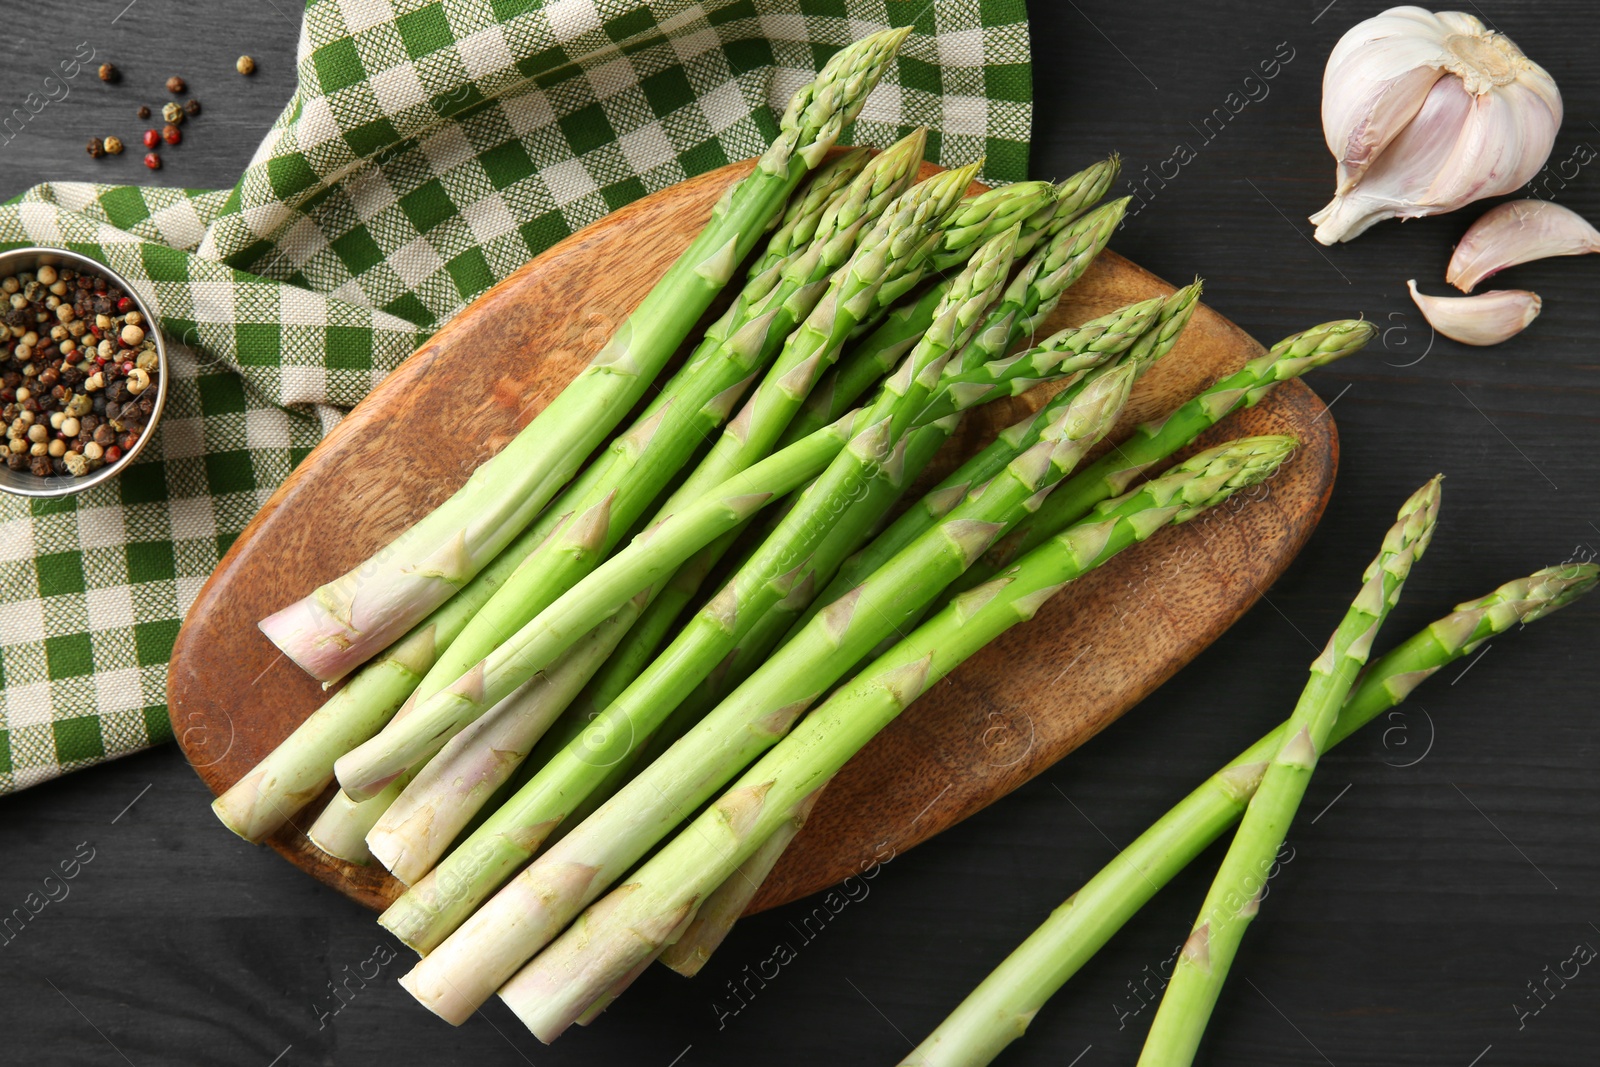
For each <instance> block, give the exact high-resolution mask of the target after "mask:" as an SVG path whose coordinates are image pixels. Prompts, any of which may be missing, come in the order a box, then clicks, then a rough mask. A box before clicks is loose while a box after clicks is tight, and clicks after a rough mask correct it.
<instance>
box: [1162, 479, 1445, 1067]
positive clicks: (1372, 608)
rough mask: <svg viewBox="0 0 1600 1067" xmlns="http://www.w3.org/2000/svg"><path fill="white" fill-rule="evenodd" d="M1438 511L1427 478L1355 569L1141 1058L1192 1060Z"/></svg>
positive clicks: (1167, 1065) (1168, 1065)
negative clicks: (1342, 608) (1353, 589)
mask: <svg viewBox="0 0 1600 1067" xmlns="http://www.w3.org/2000/svg"><path fill="white" fill-rule="evenodd" d="M1438 513H1439V479H1438V478H1434V479H1433V480H1431V481H1429V482H1428V483H1427V484H1426V485H1424V486H1423V487H1422V488H1421V489H1419V490H1417V491H1416V492H1415V493H1414V494H1412V496H1411V497H1410V499H1408V500H1407V501H1406V502H1405V504H1404V506H1402V507H1401V509H1400V515H1399V518H1398V519H1397V520H1396V522H1395V524H1394V526H1393V527H1391V528H1390V530H1389V532H1388V534H1387V535H1385V537H1384V539H1383V547H1382V548H1381V549H1380V550H1379V552H1378V556H1377V558H1376V559H1374V560H1373V561H1372V564H1371V565H1370V566H1369V567H1368V568H1367V571H1366V573H1365V574H1364V575H1362V581H1363V582H1364V583H1365V584H1363V585H1362V587H1361V593H1360V594H1359V595H1358V596H1357V597H1356V599H1355V602H1354V603H1353V604H1351V606H1350V610H1349V612H1348V613H1347V614H1346V615H1345V617H1344V619H1343V620H1342V621H1341V622H1340V623H1339V626H1338V628H1337V629H1336V630H1335V631H1334V633H1333V637H1331V638H1330V639H1329V640H1328V645H1327V647H1326V648H1325V649H1323V652H1322V655H1320V656H1318V657H1317V659H1316V661H1315V662H1314V663H1312V665H1311V680H1310V681H1309V682H1307V683H1306V687H1305V690H1304V692H1303V693H1302V694H1301V696H1300V700H1299V703H1297V704H1296V705H1295V708H1294V711H1293V713H1292V714H1290V716H1289V721H1288V723H1287V724H1286V726H1285V727H1284V730H1283V736H1284V741H1283V744H1282V745H1280V746H1279V748H1278V750H1277V751H1276V752H1275V753H1274V754H1273V757H1272V759H1271V761H1270V762H1269V763H1268V764H1267V768H1266V771H1265V772H1264V774H1263V776H1262V779H1261V784H1260V785H1259V786H1258V787H1257V788H1256V791H1255V796H1254V797H1253V798H1252V799H1251V801H1250V806H1249V808H1248V809H1247V810H1246V811H1245V814H1244V818H1243V820H1242V821H1241V823H1240V825H1239V831H1238V833H1236V834H1235V835H1234V838H1233V844H1232V845H1231V846H1230V847H1229V849H1228V854H1227V855H1226V856H1225V857H1224V858H1223V861H1222V868H1221V870H1219V871H1218V872H1217V878H1216V881H1214V882H1213V883H1212V885H1211V891H1210V892H1209V893H1207V894H1206V901H1205V904H1204V906H1203V907H1202V908H1201V910H1200V918H1199V919H1198V920H1197V921H1196V923H1195V926H1194V931H1193V932H1192V933H1191V934H1190V935H1189V939H1188V941H1186V942H1185V943H1184V946H1183V951H1182V952H1180V953H1179V955H1178V961H1177V963H1176V964H1175V965H1174V967H1173V972H1172V981H1171V982H1170V983H1168V985H1167V989H1166V993H1165V994H1164V995H1163V996H1162V998H1161V1006H1160V1007H1159V1008H1157V1009H1156V1017H1155V1021H1154V1022H1153V1023H1152V1024H1151V1027H1150V1034H1149V1036H1148V1037H1147V1038H1146V1039H1145V1045H1144V1051H1143V1053H1141V1054H1140V1057H1139V1062H1140V1063H1143V1064H1149V1065H1152V1067H1154V1065H1160V1067H1181V1065H1184V1064H1188V1063H1190V1062H1192V1061H1193V1059H1194V1054H1195V1050H1196V1049H1198V1048H1199V1047H1200V1038H1201V1037H1202V1036H1203V1035H1204V1033H1205V1028H1206V1023H1207V1022H1209V1021H1210V1018H1211V1009H1212V1008H1213V1006H1215V1004H1216V1002H1217V996H1218V994H1219V993H1220V992H1221V991H1222V982H1223V979H1225V978H1226V977H1227V974H1228V969H1229V967H1230V966H1231V965H1232V963H1233V957H1234V954H1235V953H1236V952H1237V951H1238V947H1239V943H1240V941H1241V940H1242V939H1243V937H1244V931H1245V928H1246V927H1247V926H1249V924H1250V921H1251V920H1252V919H1253V918H1255V915H1256V911H1257V910H1258V908H1259V906H1260V900H1261V896H1262V893H1263V891H1264V890H1265V888H1266V873H1267V871H1269V870H1270V869H1271V867H1272V864H1273V862H1274V860H1275V859H1276V857H1277V855H1278V853H1279V851H1280V850H1281V849H1282V848H1283V842H1284V838H1285V837H1287V836H1288V833H1289V824H1290V822H1292V821H1293V820H1294V816H1295V812H1296V811H1297V810H1298V809H1299V807H1300V801H1301V798H1303V797H1304V796H1305V790H1306V786H1307V785H1308V784H1309V783H1310V781H1311V772H1312V771H1313V770H1314V769H1315V767H1316V765H1317V759H1318V757H1319V756H1320V755H1321V753H1322V751H1323V750H1324V749H1325V748H1327V746H1328V735H1329V734H1330V733H1331V732H1332V730H1333V724H1334V721H1335V720H1336V719H1337V718H1338V716H1339V708H1340V706H1341V705H1343V704H1344V702H1345V697H1346V696H1347V695H1348V694H1349V692H1350V688H1351V686H1352V685H1353V684H1354V683H1355V679H1356V675H1357V674H1358V673H1359V672H1360V670H1361V668H1362V666H1363V665H1364V664H1365V663H1366V662H1367V657H1368V655H1369V654H1370V653H1371V651H1372V641H1373V638H1375V637H1376V636H1377V633H1378V630H1379V628H1380V627H1381V626H1382V625H1383V622H1384V619H1385V618H1387V617H1388V614H1389V611H1390V609H1392V608H1393V607H1394V605H1395V604H1396V602H1398V601H1399V599H1400V591H1401V589H1402V588H1403V587H1404V586H1405V581H1406V576H1407V575H1408V574H1410V572H1411V565H1412V563H1413V562H1415V561H1416V560H1417V559H1420V558H1421V557H1422V554H1423V552H1425V551H1426V550H1427V547H1428V542H1429V541H1430V540H1431V539H1432V537H1433V527H1434V523H1435V521H1436V519H1437V517H1438Z"/></svg>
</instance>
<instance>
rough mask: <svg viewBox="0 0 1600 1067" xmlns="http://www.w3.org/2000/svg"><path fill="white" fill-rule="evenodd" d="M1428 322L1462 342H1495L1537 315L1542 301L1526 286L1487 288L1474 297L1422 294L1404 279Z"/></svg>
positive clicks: (1519, 328)
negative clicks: (1487, 290) (1484, 291)
mask: <svg viewBox="0 0 1600 1067" xmlns="http://www.w3.org/2000/svg"><path fill="white" fill-rule="evenodd" d="M1406 286H1407V287H1408V288H1410V290H1411V299H1412V300H1414V301H1416V304H1417V307H1418V308H1420V309H1421V310H1422V317H1423V318H1425V319H1427V320H1428V325H1430V326H1432V327H1433V328H1434V329H1435V330H1438V331H1439V332H1440V333H1442V334H1444V335H1445V336H1446V337H1449V338H1452V339H1454V340H1457V341H1460V342H1461V343H1462V344H1464V345H1497V344H1499V343H1500V342H1501V341H1504V340H1505V339H1506V338H1508V337H1515V336H1516V335H1517V334H1519V333H1521V332H1522V331H1523V330H1524V329H1526V328H1527V326H1528V323H1530V322H1532V321H1533V320H1534V319H1536V318H1538V317H1539V309H1540V307H1542V306H1543V303H1544V302H1543V301H1541V300H1540V299H1539V294H1538V293H1530V292H1528V291H1527V290H1526V289H1491V290H1490V291H1489V292H1487V293H1479V294H1478V295H1477V296H1424V295H1423V294H1422V293H1419V292H1417V283H1416V282H1415V281H1414V280H1413V281H1408V282H1406Z"/></svg>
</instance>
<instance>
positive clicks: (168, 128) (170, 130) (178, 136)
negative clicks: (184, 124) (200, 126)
mask: <svg viewBox="0 0 1600 1067" xmlns="http://www.w3.org/2000/svg"><path fill="white" fill-rule="evenodd" d="M161 139H162V140H163V141H165V142H167V143H168V144H177V143H178V142H179V141H181V140H183V131H182V130H180V129H178V127H176V126H174V125H173V124H172V123H170V122H169V123H167V124H166V125H165V126H163V127H161Z"/></svg>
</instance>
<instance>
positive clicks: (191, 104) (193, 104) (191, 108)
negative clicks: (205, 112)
mask: <svg viewBox="0 0 1600 1067" xmlns="http://www.w3.org/2000/svg"><path fill="white" fill-rule="evenodd" d="M183 110H184V111H186V112H188V113H189V117H190V118H194V117H195V116H196V115H198V114H200V101H198V100H194V99H189V100H185V101H184V102H183Z"/></svg>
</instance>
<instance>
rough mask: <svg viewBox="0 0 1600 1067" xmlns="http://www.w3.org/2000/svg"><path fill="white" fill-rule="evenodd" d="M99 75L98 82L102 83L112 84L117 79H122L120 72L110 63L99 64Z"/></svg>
mask: <svg viewBox="0 0 1600 1067" xmlns="http://www.w3.org/2000/svg"><path fill="white" fill-rule="evenodd" d="M99 74H100V80H101V81H103V82H114V81H116V80H117V79H118V78H120V77H122V72H121V71H119V70H117V68H116V67H114V66H113V65H111V64H110V63H102V64H100V70H99Z"/></svg>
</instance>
